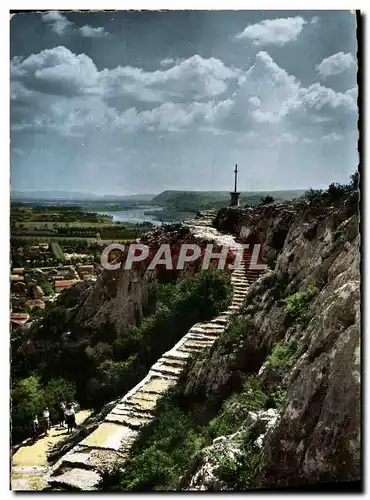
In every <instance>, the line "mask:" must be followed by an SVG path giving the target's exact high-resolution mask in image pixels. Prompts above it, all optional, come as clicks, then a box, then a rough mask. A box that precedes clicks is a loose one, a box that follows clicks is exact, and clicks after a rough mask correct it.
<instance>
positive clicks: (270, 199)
mask: <svg viewBox="0 0 370 500" xmlns="http://www.w3.org/2000/svg"><path fill="white" fill-rule="evenodd" d="M274 201H275V199H274V198H273V197H272V196H270V195H267V196H265V197H263V198H261V202H260V205H268V204H269V203H273V202H274Z"/></svg>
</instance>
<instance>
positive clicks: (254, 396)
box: [209, 375, 267, 438]
mask: <svg viewBox="0 0 370 500" xmlns="http://www.w3.org/2000/svg"><path fill="white" fill-rule="evenodd" d="M266 402H267V395H266V394H265V393H264V391H263V390H262V386H261V384H260V382H259V381H258V379H257V378H256V377H254V376H252V375H251V376H249V377H247V379H246V380H245V382H244V385H243V390H242V392H241V393H239V394H233V395H232V396H230V397H229V398H228V399H227V400H226V401H225V403H224V405H223V410H222V412H221V413H220V415H218V416H217V417H216V418H215V419H213V420H212V421H211V422H210V423H209V433H210V436H211V437H212V438H215V437H217V436H226V435H228V434H233V433H234V432H236V431H237V430H238V428H239V427H240V426H241V424H242V423H243V422H244V420H245V419H246V417H247V415H248V412H249V411H258V410H263V409H264V408H265V406H266Z"/></svg>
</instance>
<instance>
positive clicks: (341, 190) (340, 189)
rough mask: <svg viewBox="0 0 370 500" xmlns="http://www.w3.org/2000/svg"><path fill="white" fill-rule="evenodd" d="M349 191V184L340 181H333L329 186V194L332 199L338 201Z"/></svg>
mask: <svg viewBox="0 0 370 500" xmlns="http://www.w3.org/2000/svg"><path fill="white" fill-rule="evenodd" d="M347 191H348V186H345V185H343V184H339V183H338V182H333V183H332V184H330V186H329V187H328V196H329V199H330V200H332V201H337V200H339V199H340V198H342V197H343V195H344V194H345V193H346V192H347Z"/></svg>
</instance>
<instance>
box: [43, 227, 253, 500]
mask: <svg viewBox="0 0 370 500" xmlns="http://www.w3.org/2000/svg"><path fill="white" fill-rule="evenodd" d="M194 222H195V221H194ZM197 222H198V221H197ZM234 245H237V244H236V243H235V242H234ZM249 258H250V256H249ZM249 258H247V262H246V264H248V261H249ZM260 274H261V271H259V270H253V269H249V266H248V268H247V269H237V270H235V271H233V272H232V276H231V280H232V283H233V300H232V303H231V305H230V306H229V307H228V308H227V310H226V311H223V312H222V313H220V315H219V316H217V317H216V318H215V319H213V320H212V321H209V322H205V323H197V324H195V325H194V326H193V327H192V328H191V329H190V330H189V331H188V333H187V334H186V335H185V336H184V337H183V338H182V339H181V340H180V341H179V342H178V343H177V344H176V345H175V346H174V347H173V348H172V349H171V350H169V351H168V352H166V353H164V354H163V355H162V357H161V358H160V359H159V360H158V361H157V362H156V363H155V364H154V365H153V366H152V367H151V369H150V371H149V373H148V374H147V376H146V377H145V378H144V379H143V380H142V381H141V382H139V383H138V384H137V385H136V386H135V387H134V388H133V389H132V390H131V391H129V392H128V393H127V394H126V395H125V396H124V397H123V398H122V399H121V400H120V401H119V402H118V404H117V405H116V406H115V407H114V408H113V410H111V412H110V413H109V414H108V415H107V416H106V417H105V419H104V421H103V422H102V423H101V424H100V425H99V427H98V428H97V429H96V430H95V431H93V432H92V433H91V434H90V435H89V436H87V437H86V438H85V439H84V440H83V441H81V442H80V443H79V444H78V445H76V446H75V447H74V448H72V450H70V451H69V452H68V453H67V454H66V455H64V456H63V457H62V458H61V459H60V460H59V461H58V462H57V463H56V464H55V465H54V466H53V467H52V468H51V469H50V472H49V475H48V478H47V482H48V486H49V489H52V490H64V491H65V490H75V491H76V490H77V491H93V490H96V489H97V488H98V484H99V482H100V480H101V478H102V474H103V473H104V472H105V471H109V470H111V469H112V466H113V465H114V464H116V463H122V462H123V461H124V460H125V458H126V457H127V456H128V454H129V452H130V449H131V446H132V444H133V442H134V441H135V440H136V439H137V437H138V436H139V434H140V432H141V430H142V429H143V427H145V426H146V425H147V424H149V423H150V422H151V421H152V420H153V419H154V415H155V408H156V404H157V401H158V399H159V398H160V397H161V396H162V395H163V393H165V392H166V391H167V390H168V389H169V388H170V387H171V386H172V385H174V384H176V382H177V381H178V379H179V376H180V374H181V372H182V370H183V369H184V367H185V365H186V363H187V359H188V358H189V357H190V356H191V355H192V354H193V353H197V352H199V351H202V350H203V349H205V348H206V347H209V346H211V345H212V344H213V343H214V342H215V340H216V339H217V337H219V336H220V335H222V333H223V332H224V331H225V329H226V328H227V326H228V324H229V323H230V318H231V316H233V315H234V314H236V313H237V312H238V311H239V309H240V308H241V307H242V305H243V303H244V299H245V296H246V294H247V291H248V288H249V286H250V285H251V283H253V281H255V280H256V279H257V278H258V277H259V275H260Z"/></svg>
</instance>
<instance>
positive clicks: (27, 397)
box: [11, 376, 45, 442]
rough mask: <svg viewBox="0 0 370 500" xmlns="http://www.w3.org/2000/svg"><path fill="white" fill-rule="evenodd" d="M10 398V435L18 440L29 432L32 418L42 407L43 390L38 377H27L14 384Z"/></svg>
mask: <svg viewBox="0 0 370 500" xmlns="http://www.w3.org/2000/svg"><path fill="white" fill-rule="evenodd" d="M11 398H12V437H13V439H14V441H16V442H17V441H20V440H22V439H24V438H25V437H27V436H29V435H30V434H31V430H32V420H33V418H34V416H35V415H37V414H39V415H40V413H41V411H42V410H43V408H44V404H45V402H44V391H43V389H42V387H41V384H40V379H39V378H38V377H34V376H32V377H28V378H25V379H22V380H20V381H19V382H17V384H15V387H14V389H13V390H12V391H11Z"/></svg>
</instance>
